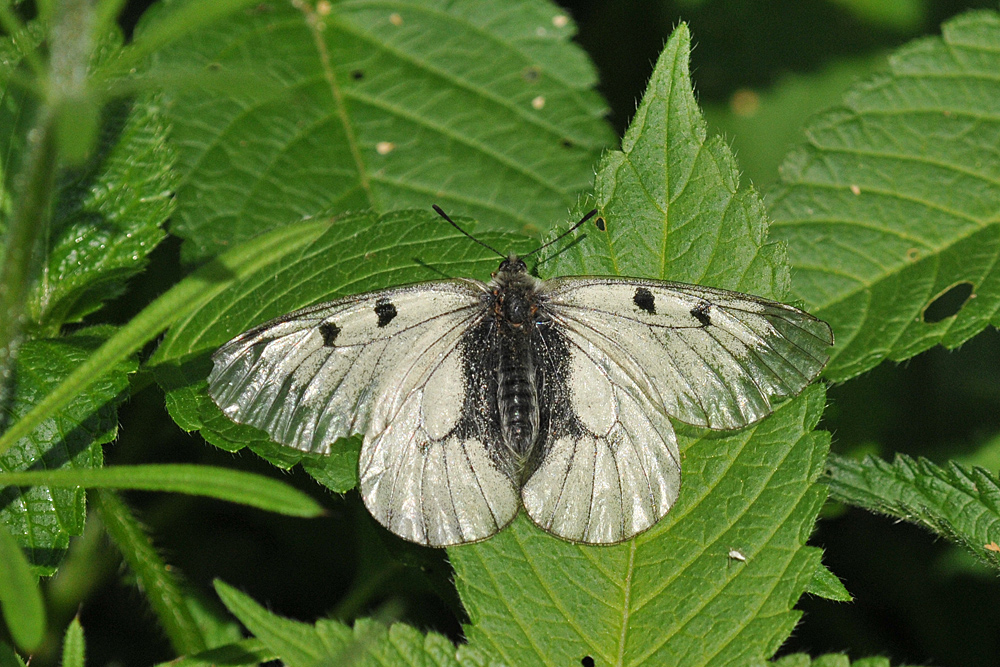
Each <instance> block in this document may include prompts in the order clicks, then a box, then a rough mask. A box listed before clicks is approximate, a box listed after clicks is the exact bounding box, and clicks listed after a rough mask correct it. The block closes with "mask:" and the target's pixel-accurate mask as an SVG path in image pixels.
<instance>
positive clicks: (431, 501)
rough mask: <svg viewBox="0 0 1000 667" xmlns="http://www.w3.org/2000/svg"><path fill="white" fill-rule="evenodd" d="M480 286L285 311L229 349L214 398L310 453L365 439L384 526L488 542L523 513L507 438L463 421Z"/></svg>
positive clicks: (402, 532) (370, 499)
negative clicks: (503, 454)
mask: <svg viewBox="0 0 1000 667" xmlns="http://www.w3.org/2000/svg"><path fill="white" fill-rule="evenodd" d="M484 289H486V286H485V285H483V284H482V283H479V282H476V281H446V282H437V283H422V284H420V285H413V286H410V287H403V288H398V289H391V290H384V291H381V292H373V293H369V294H363V295H359V296H356V297H349V298H346V299H341V300H339V301H333V302H330V303H325V304H321V305H318V306H313V307H310V308H305V309H303V310H299V311H296V312H293V313H290V314H288V315H285V316H283V317H280V318H278V319H276V320H273V321H271V322H268V323H266V324H263V325H261V326H259V327H257V328H255V329H252V330H250V331H247V332H246V333H244V334H241V335H240V336H237V337H236V338H234V339H233V340H231V341H230V342H228V343H226V344H225V345H223V346H222V347H221V348H220V349H219V350H218V351H217V352H216V353H215V354H214V355H213V356H212V359H213V361H214V362H215V366H214V368H213V369H212V372H211V374H210V375H209V394H210V395H211V396H212V398H213V399H214V400H215V402H216V403H217V404H218V405H219V407H220V408H222V410H223V411H224V412H225V413H226V414H227V415H228V416H229V417H230V418H232V419H233V420H234V421H237V422H240V423H243V424H250V425H252V426H256V427H258V428H260V429H263V430H264V431H266V432H267V433H268V434H270V435H271V436H272V437H273V438H274V439H275V440H276V441H277V442H280V443H283V444H286V445H290V446H292V447H295V448H297V449H301V450H303V451H309V452H319V453H327V452H329V451H330V446H331V445H332V443H333V442H335V441H336V440H337V439H339V438H341V437H344V436H346V435H350V434H352V433H364V434H365V437H364V442H363V444H362V447H361V456H360V465H359V477H360V489H361V496H362V498H363V500H364V502H365V505H366V506H367V507H368V509H369V511H370V512H371V514H372V515H373V516H374V517H375V518H376V519H377V520H378V521H379V522H380V523H381V524H382V525H384V526H385V527H386V528H388V529H389V530H391V531H392V532H394V533H396V534H397V535H399V536H401V537H403V538H405V539H408V540H411V541H414V542H419V543H422V544H430V545H434V546H445V545H448V544H457V543H462V542H471V541H475V540H479V539H483V538H485V537H488V536H490V535H492V534H494V533H496V532H497V531H498V530H500V529H501V528H502V527H503V526H505V525H506V524H507V523H509V522H510V521H511V520H512V519H513V518H514V516H516V514H517V511H518V509H519V502H518V499H517V493H516V491H515V490H514V486H513V483H512V482H511V480H510V478H509V477H508V475H507V473H506V471H505V470H504V469H503V466H501V465H498V464H497V462H496V461H495V460H494V458H491V453H495V452H497V451H499V450H498V444H497V442H496V439H497V438H498V437H499V434H498V433H496V429H489V428H485V427H484V424H480V423H477V420H480V421H481V419H482V418H481V417H480V416H479V413H476V412H475V411H472V413H471V414H467V412H468V410H467V400H466V397H465V393H466V391H467V389H468V387H467V385H468V382H467V370H466V368H465V367H464V364H465V363H466V362H465V353H464V351H463V348H462V346H461V345H460V343H461V342H462V341H463V339H464V337H465V336H466V335H467V334H468V332H469V330H470V329H471V328H473V327H474V326H475V324H476V323H477V322H479V321H481V320H482V317H483V314H484V308H483V306H482V302H481V295H482V293H483V290H484Z"/></svg>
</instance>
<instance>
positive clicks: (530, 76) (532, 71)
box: [521, 65, 542, 81]
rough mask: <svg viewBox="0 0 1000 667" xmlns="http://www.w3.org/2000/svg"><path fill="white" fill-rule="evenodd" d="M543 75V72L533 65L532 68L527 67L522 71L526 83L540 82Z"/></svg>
mask: <svg viewBox="0 0 1000 667" xmlns="http://www.w3.org/2000/svg"><path fill="white" fill-rule="evenodd" d="M541 75H542V72H541V70H540V69H538V67H536V66H535V65H532V66H530V67H525V68H524V69H523V70H522V71H521V76H522V77H523V78H524V80H525V81H538V78H539V77H540V76H541Z"/></svg>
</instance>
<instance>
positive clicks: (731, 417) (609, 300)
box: [545, 278, 833, 430]
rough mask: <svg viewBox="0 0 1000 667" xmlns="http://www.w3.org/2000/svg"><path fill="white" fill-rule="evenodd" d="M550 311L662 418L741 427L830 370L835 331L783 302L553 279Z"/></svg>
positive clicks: (656, 285)
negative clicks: (598, 352) (611, 365)
mask: <svg viewBox="0 0 1000 667" xmlns="http://www.w3.org/2000/svg"><path fill="white" fill-rule="evenodd" d="M545 303H546V307H547V308H548V309H549V310H550V311H551V312H552V313H553V315H554V318H555V320H556V323H557V325H558V326H560V327H562V328H564V329H566V330H567V331H571V332H574V333H575V334H576V335H578V336H580V337H581V338H583V339H585V340H586V341H587V342H588V343H589V344H591V345H594V346H595V347H596V348H598V349H600V350H601V351H602V352H603V353H604V354H605V355H607V356H608V358H610V359H611V360H613V361H614V362H616V363H617V364H618V365H619V367H620V368H621V369H622V370H623V371H624V372H625V373H626V374H627V375H628V377H629V378H630V380H631V383H632V385H633V386H634V387H635V388H636V390H637V391H641V392H642V393H644V394H646V395H647V396H648V397H649V398H650V399H651V401H652V403H653V404H654V405H657V406H659V407H660V409H661V410H662V411H664V412H666V414H668V415H670V416H671V417H674V418H676V419H679V420H681V421H683V422H686V423H688V424H693V425H696V426H708V427H709V428H713V429H723V430H728V429H736V428H743V427H744V426H747V425H749V424H752V423H754V422H756V421H758V420H760V419H762V418H763V417H765V416H767V415H768V414H770V413H771V412H772V411H773V409H774V403H775V402H776V400H777V399H781V398H787V397H791V396H795V395H796V394H798V393H799V392H800V391H802V389H804V388H805V387H806V385H808V384H809V383H810V382H812V381H813V380H814V379H815V378H816V376H817V375H818V374H819V372H820V371H821V370H823V367H824V366H825V365H826V362H827V359H828V358H829V348H830V346H831V345H832V344H833V334H832V333H831V331H830V327H829V325H827V324H826V323H825V322H823V321H821V320H818V319H816V318H815V317H813V316H812V315H810V314H809V313H806V312H804V311H801V310H799V309H797V308H793V307H791V306H786V305H784V304H782V303H778V302H775V301H769V300H767V299H762V298H759V297H755V296H751V295H748V294H741V293H739V292H730V291H727V290H720V289H714V288H711V287H701V286H698V285H687V284H682V283H668V282H660V281H653V280H639V279H631V278H557V279H555V280H552V281H550V282H549V283H547V290H546V293H545Z"/></svg>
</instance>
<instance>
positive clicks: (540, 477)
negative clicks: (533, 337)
mask: <svg viewBox="0 0 1000 667" xmlns="http://www.w3.org/2000/svg"><path fill="white" fill-rule="evenodd" d="M609 335H610V334H609ZM547 342H548V343H549V344H548V346H547V351H546V354H543V355H541V356H542V360H541V361H542V363H543V364H544V368H545V372H546V377H547V379H548V380H547V381H548V388H547V393H549V394H550V395H549V396H547V397H546V398H548V399H549V400H551V403H550V405H551V406H552V408H551V413H550V414H549V415H548V432H547V435H546V439H545V440H544V442H543V443H542V458H541V462H540V465H539V466H538V468H537V470H536V471H535V472H534V474H533V475H532V476H531V477H530V478H529V479H528V481H527V483H526V484H525V485H524V487H523V489H522V492H521V498H522V502H523V503H524V508H525V511H526V512H527V513H528V516H530V517H531V519H532V521H534V522H535V523H536V524H538V526H540V527H541V528H543V529H544V530H547V531H549V532H550V533H553V534H555V535H558V536H559V537H562V538H564V539H567V540H572V541H574V542H584V543H588V544H614V543H617V542H622V541H624V540H627V539H629V538H631V537H633V536H634V535H636V534H638V533H640V532H642V531H644V530H646V529H647V528H650V527H651V526H652V525H653V524H655V523H656V522H657V521H658V520H660V519H661V518H662V517H663V515H664V514H666V513H667V511H668V510H669V509H670V508H671V507H672V506H673V504H674V502H675V501H676V500H677V495H678V493H679V491H680V483H681V466H680V456H679V454H678V450H677V438H676V436H675V435H674V431H673V428H672V427H671V425H670V420H669V419H667V417H666V415H665V414H664V413H663V411H662V409H661V408H660V407H659V406H657V405H654V404H653V403H652V402H651V401H650V399H649V397H648V396H647V395H646V394H645V393H644V392H643V391H641V390H640V389H639V387H638V386H637V385H636V384H635V383H634V382H633V381H632V380H631V378H630V377H629V376H628V375H627V374H626V373H625V371H624V370H623V369H622V367H621V366H620V365H619V364H618V362H617V361H616V360H615V359H613V358H611V357H610V356H609V355H608V354H607V353H606V352H605V351H604V350H602V349H601V348H600V347H598V346H596V345H594V344H592V343H591V342H590V341H589V340H587V339H586V338H584V337H583V336H580V335H579V334H577V333H574V332H572V331H562V330H557V332H555V333H554V334H550V335H549V336H548V341H547ZM552 394H554V395H552ZM553 399H554V400H553Z"/></svg>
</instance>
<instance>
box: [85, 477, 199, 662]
mask: <svg viewBox="0 0 1000 667" xmlns="http://www.w3.org/2000/svg"><path fill="white" fill-rule="evenodd" d="M88 497H89V498H90V499H91V501H92V502H93V503H94V505H95V507H96V508H97V511H98V512H100V514H101V520H102V521H103V522H104V528H105V530H107V531H108V536H109V537H111V539H112V541H114V543H115V545H116V546H117V547H118V550H119V551H121V554H122V557H123V558H124V559H125V562H126V563H128V566H129V569H131V570H132V572H133V573H134V574H135V576H136V578H137V579H138V580H139V586H140V587H141V589H142V590H143V592H144V593H145V595H146V599H147V600H148V601H149V605H150V607H152V608H153V611H154V612H155V613H156V616H157V618H159V620H160V624H161V625H162V626H163V631H164V632H165V633H166V635H167V637H168V638H169V639H170V643H171V644H172V645H173V647H174V650H175V651H177V653H178V654H179V655H185V654H190V653H197V652H199V651H204V650H205V648H206V645H205V638H204V637H203V636H202V634H201V631H200V630H199V628H198V624H197V622H196V621H195V619H194V615H193V614H192V613H191V610H190V609H189V608H188V606H187V601H186V596H185V595H184V591H183V587H182V585H181V582H180V580H179V579H178V578H177V576H176V575H175V574H174V571H172V569H171V568H169V567H168V566H167V564H166V563H164V562H163V559H162V558H160V555H159V554H158V553H156V548H155V547H154V546H153V544H152V542H151V541H150V539H149V536H148V535H146V532H145V530H144V529H143V527H142V525H141V524H140V523H139V521H138V520H136V518H135V517H134V516H133V515H132V512H131V511H129V508H128V506H126V505H125V503H123V502H122V501H121V499H120V498H119V497H118V496H117V495H115V494H114V493H113V492H111V491H94V492H92V493H90V494H88Z"/></svg>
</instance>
